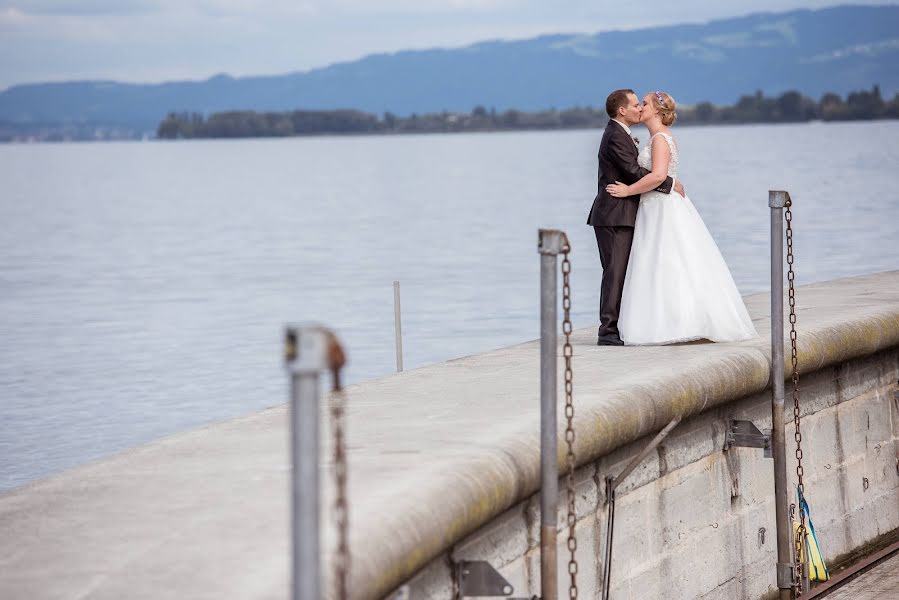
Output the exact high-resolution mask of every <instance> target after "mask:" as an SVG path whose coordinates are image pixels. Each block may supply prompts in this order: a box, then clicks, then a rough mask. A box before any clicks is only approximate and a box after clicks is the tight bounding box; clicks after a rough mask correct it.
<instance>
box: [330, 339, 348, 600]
mask: <svg viewBox="0 0 899 600" xmlns="http://www.w3.org/2000/svg"><path fill="white" fill-rule="evenodd" d="M330 362H331V373H332V375H333V376H334V384H333V389H332V392H331V427H332V433H333V438H334V440H333V441H334V455H333V459H334V490H335V492H334V494H335V500H334V520H335V522H336V525H337V556H336V557H335V561H334V586H335V587H336V588H337V594H336V598H337V600H348V599H349V597H350V596H349V573H350V544H349V504H348V502H347V457H346V438H345V435H346V431H345V413H346V392H344V390H343V387H342V386H341V382H340V371H341V368H342V367H343V365H344V363H345V362H346V359H345V357H344V355H343V350H342V349H341V348H340V346H339V345H337V344H336V340H335V339H333V338H332V344H331V348H330Z"/></svg>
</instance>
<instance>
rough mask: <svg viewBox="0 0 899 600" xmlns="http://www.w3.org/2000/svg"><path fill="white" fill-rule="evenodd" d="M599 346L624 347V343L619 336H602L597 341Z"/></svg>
mask: <svg viewBox="0 0 899 600" xmlns="http://www.w3.org/2000/svg"><path fill="white" fill-rule="evenodd" d="M596 345H597V346H624V342H622V341H621V338H620V337H618V336H617V335H601V336H599V338H597V340H596Z"/></svg>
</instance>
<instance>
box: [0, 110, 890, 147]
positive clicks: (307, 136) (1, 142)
mask: <svg viewBox="0 0 899 600" xmlns="http://www.w3.org/2000/svg"><path fill="white" fill-rule="evenodd" d="M874 121H885V122H896V121H899V117H881V118H877V119H852V120H840V121H835V120H832V121H824V120H821V119H814V120H811V121H789V122H787V121H778V122H770V123H763V122H752V123H680V122H678V123H676V124H675V125H674V128H675V129H692V128H715V127H751V126H753V125H814V124H818V125H830V124H846V123H871V122H874ZM604 128H605V124H602V125H599V126H583V127H558V128H543V129H484V130H477V131H412V132H394V131H372V132H347V133H304V134H297V135H291V136H277V137H276V136H253V137H218V138H213V137H203V138H201V137H195V138H180V139H164V138H159V137H137V136H135V137H119V138H103V139H90V138H77V139H76V138H72V139H46V140H27V139H19V140H0V146H2V145H9V146H14V145H19V146H26V145H37V144H108V143H114V142H120V143H121V142H127V143H136V144H140V143H148V142H161V143H171V142H211V141H218V142H221V141H235V142H237V141H242V140H284V139H295V138H303V139H313V138H326V139H339V138H353V137H359V138H374V137H414V136H427V135H447V136H453V135H465V134H469V135H471V134H482V135H492V134H495V133H554V132H559V131H602V130H603V129H604Z"/></svg>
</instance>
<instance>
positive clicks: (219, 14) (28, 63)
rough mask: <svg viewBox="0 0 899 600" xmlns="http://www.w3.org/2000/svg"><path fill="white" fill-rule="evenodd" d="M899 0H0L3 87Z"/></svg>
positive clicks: (304, 63) (230, 68)
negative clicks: (628, 0)
mask: <svg viewBox="0 0 899 600" xmlns="http://www.w3.org/2000/svg"><path fill="white" fill-rule="evenodd" d="M897 3H899V0H880V1H877V0H874V1H872V0H868V1H864V0H861V1H856V0H845V1H843V2H839V1H835V0H754V2H752V3H750V2H737V1H736V0H718V1H715V0H637V1H636V2H633V3H627V2H624V1H623V0H619V1H618V2H614V3H612V2H603V1H601V0H0V89H3V88H5V87H8V86H10V85H14V84H17V83H30V82H41V81H63V80H71V79H87V78H90V79H115V80H119V81H134V82H156V81H164V80H171V79H205V78H207V77H209V76H211V75H214V74H217V73H228V74H231V75H236V76H240V75H256V74H278V73H286V72H290V71H302V70H307V69H310V68H313V67H320V66H325V65H328V64H331V63H334V62H340V61H345V60H351V59H354V58H359V57H361V56H364V55H366V54H371V53H374V52H392V51H395V50H401V49H407V48H430V47H435V46H441V47H446V46H463V45H466V44H469V43H472V42H476V41H481V40H485V39H499V38H502V39H515V38H527V37H533V36H536V35H539V34H543V33H562V32H595V31H604V30H608V29H633V28H639V27H645V26H648V25H660V24H674V23H681V22H702V21H707V20H710V19H716V18H721V17H731V16H738V15H744V14H749V13H751V12H759V11H782V10H790V9H794V8H822V7H825V6H834V5H837V4H897Z"/></svg>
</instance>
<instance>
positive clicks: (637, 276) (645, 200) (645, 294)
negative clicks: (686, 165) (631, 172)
mask: <svg viewBox="0 0 899 600" xmlns="http://www.w3.org/2000/svg"><path fill="white" fill-rule="evenodd" d="M676 119H677V113H676V112H675V102H674V98H672V97H671V96H669V95H668V94H666V93H664V92H652V93H650V94H647V95H646V97H645V98H644V99H643V118H642V123H643V124H644V125H646V127H647V129H649V133H650V134H651V135H652V137H651V138H650V140H649V145H647V146H645V147H644V148H643V150H642V151H641V152H640V157H639V159H638V160H639V163H640V166H641V167H644V168H646V169H650V170H651V171H652V172H651V173H649V174H648V175H646V176H645V177H643V179H641V180H639V181H637V182H636V183H634V184H632V185H625V184H623V183H619V182H616V183H614V184H612V185H609V186H607V187H606V190H607V191H608V192H609V193H610V194H611V195H612V196H615V197H619V198H623V197H625V196H633V195H636V194H641V196H640V208H639V210H638V211H637V222H636V225H635V226H634V242H633V245H632V246H631V253H630V259H629V261H628V266H627V275H626V276H625V280H624V291H623V293H622V298H621V313H620V316H619V319H618V329H619V331H620V332H621V339H622V340H623V341H624V343H625V344H626V345H630V346H634V345H642V344H671V343H674V342H687V341H691V340H698V339H707V340H711V341H713V342H733V341H738V340H745V339H749V338H751V337H754V336H756V335H757V334H756V331H755V328H754V327H753V325H752V320H751V319H750V318H749V313H748V312H747V311H746V305H745V304H743V299H742V298H741V297H740V293H739V292H738V291H737V286H736V285H735V284H734V280H733V277H731V274H730V271H729V270H728V268H727V264H726V263H725V262H724V258H723V257H722V256H721V252H720V251H719V250H718V246H717V245H716V244H715V240H714V239H712V236H711V235H710V234H709V231H708V229H706V226H705V223H703V221H702V217H700V216H699V213H698V212H696V208H695V207H694V206H693V203H692V202H690V199H689V198H687V197H686V196H681V195H679V194H677V193H675V192H672V193H671V194H662V193H660V192H655V191H652V190H653V189H654V188H655V187H656V186H658V185H659V182H661V181H662V180H664V179H665V178H666V177H668V176H671V177H677V167H678V152H677V144H675V142H674V137H672V135H671V125H672V124H674V121H675V120H676Z"/></svg>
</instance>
